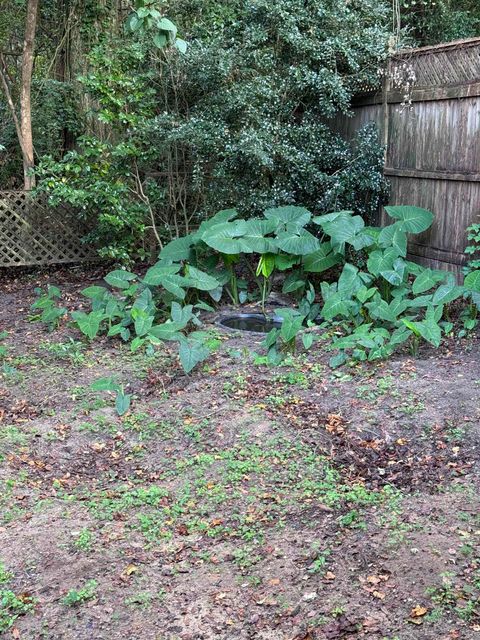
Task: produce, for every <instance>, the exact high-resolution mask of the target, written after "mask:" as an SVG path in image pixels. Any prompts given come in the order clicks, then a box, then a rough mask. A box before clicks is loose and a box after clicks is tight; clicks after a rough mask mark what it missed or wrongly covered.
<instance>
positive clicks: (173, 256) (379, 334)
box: [32, 206, 480, 401]
mask: <svg viewBox="0 0 480 640" xmlns="http://www.w3.org/2000/svg"><path fill="white" fill-rule="evenodd" d="M386 211H387V213H388V214H389V216H390V217H391V218H392V220H393V222H392V224H390V225H388V226H386V227H383V228H380V227H372V226H366V225H365V222H364V220H363V218H362V217H361V216H357V215H354V214H353V213H352V212H351V211H338V212H334V213H329V214H325V215H321V216H313V215H312V213H311V212H310V211H308V210H307V209H305V208H303V207H297V206H285V207H276V208H271V209H267V210H266V211H265V212H264V214H263V217H261V218H251V219H243V218H240V217H239V214H238V212H237V211H236V210H235V209H228V210H223V211H220V212H218V213H217V214H216V215H215V216H213V217H212V218H210V219H209V220H207V221H205V222H203V223H202V224H201V225H200V227H199V229H198V230H197V231H195V232H193V233H190V234H188V235H186V236H184V237H182V238H178V239H175V240H173V241H172V242H170V243H169V244H168V245H166V246H165V247H164V249H163V250H162V251H161V252H160V254H159V257H158V261H157V262H156V263H155V264H154V265H153V266H152V267H150V269H148V271H147V272H146V273H145V274H144V275H143V276H140V275H138V274H136V273H134V272H132V271H127V270H123V269H115V270H114V271H111V272H110V273H108V274H107V275H106V276H105V283H106V285H107V286H98V285H95V286H91V287H87V288H86V289H84V290H83V291H82V294H83V295H84V296H85V297H86V298H87V299H88V301H89V303H90V310H89V311H88V312H86V311H74V312H72V313H71V314H70V317H71V320H72V322H73V324H74V325H75V326H76V327H77V328H78V329H79V330H80V331H81V332H82V333H83V334H84V336H85V337H86V338H87V339H88V340H93V339H95V338H96V337H97V336H98V335H100V334H105V335H107V336H108V337H114V336H119V337H120V338H121V339H122V340H124V341H131V348H132V350H133V351H135V350H137V349H139V348H146V349H150V350H151V349H152V348H153V345H158V344H161V343H162V342H164V341H174V342H176V343H177V344H178V348H179V357H180V362H181V364H182V367H183V369H184V370H185V371H186V372H187V373H188V372H190V371H191V370H192V369H193V368H194V367H195V366H196V365H197V364H198V363H199V362H202V361H203V360H204V359H205V358H207V357H208V355H209V354H210V350H209V348H208V346H207V344H206V342H207V335H206V333H205V332H203V331H201V329H200V327H201V324H202V323H201V320H200V317H199V316H200V312H201V311H213V310H214V308H215V305H216V304H218V303H220V302H221V301H222V300H223V299H225V298H228V299H230V300H231V301H232V302H233V303H235V304H240V303H242V302H245V301H246V300H255V299H256V300H259V301H260V304H261V306H262V309H263V310H264V312H265V301H266V299H267V298H268V295H269V292H270V291H271V289H272V286H273V283H274V281H275V280H274V278H275V276H276V274H280V275H281V281H282V285H281V286H282V292H283V293H284V294H288V295H290V296H291V297H292V299H293V303H294V304H293V305H292V307H291V308H288V309H282V310H279V312H278V313H279V315H281V316H282V318H283V323H282V326H281V328H280V329H273V330H272V331H271V332H270V333H269V334H268V335H267V337H266V339H265V343H264V345H265V347H266V348H267V350H268V356H267V361H268V362H270V363H273V364H275V363H278V362H279V361H280V360H281V359H282V355H283V353H285V352H287V351H292V350H294V349H295V344H296V338H297V335H298V334H300V333H302V341H303V345H304V347H305V348H309V347H310V346H311V345H312V344H313V342H314V339H315V337H316V336H318V335H319V332H318V331H308V332H307V333H305V332H304V329H305V327H310V328H311V327H314V326H317V325H318V324H319V322H320V324H319V326H320V330H323V331H324V332H325V331H327V332H328V333H329V335H331V336H332V338H331V344H330V348H332V349H336V350H338V353H337V354H336V355H334V356H333V358H332V359H331V366H333V367H336V366H339V365H341V364H343V363H345V362H346V361H347V360H349V359H352V358H353V359H354V360H357V361H362V360H375V359H379V358H386V357H388V356H390V355H391V354H392V353H393V351H394V350H395V349H396V348H397V347H398V346H399V345H401V344H404V343H406V342H408V343H409V345H410V348H411V350H412V352H413V353H414V354H415V353H416V352H417V351H418V346H419V343H420V341H421V340H425V341H426V342H429V343H430V344H432V345H433V346H435V347H438V346H439V344H440V342H441V339H442V335H445V334H449V333H450V332H451V331H452V330H453V323H452V322H451V321H450V320H449V319H448V315H447V311H448V305H450V304H451V303H452V302H453V301H455V300H457V299H458V298H465V300H466V302H467V306H466V310H465V311H464V313H463V316H462V318H463V322H464V330H471V329H472V328H474V327H475V326H476V323H477V320H476V313H477V308H478V307H479V305H480V271H478V270H475V271H472V272H471V273H469V274H468V275H467V277H466V278H465V283H464V285H463V286H459V285H458V284H457V283H456V280H455V277H454V275H453V274H451V273H447V272H444V271H436V270H432V269H428V268H425V267H422V266H420V265H418V264H416V263H413V262H411V261H409V260H407V257H406V256H407V234H417V233H421V232H423V231H425V230H427V229H428V228H429V227H430V225H431V224H432V221H433V214H432V213H430V212H429V211H426V210H425V209H420V208H418V207H411V206H392V207H386ZM245 273H248V274H250V277H249V278H246V277H245V276H244V274H245ZM322 274H323V275H322ZM322 278H325V279H322ZM255 289H256V293H255ZM59 297H60V292H59V290H58V289H57V288H56V287H51V286H50V287H48V289H47V292H46V293H44V294H43V293H42V294H41V295H40V297H39V299H38V300H37V301H36V302H35V303H34V304H33V305H32V309H33V311H35V312H37V315H36V316H34V318H37V319H40V320H42V321H43V322H45V323H46V324H47V325H48V326H49V327H54V326H55V325H56V324H57V323H58V321H59V319H60V318H61V317H62V316H64V315H65V313H66V310H65V309H64V308H63V307H61V306H58V305H57V300H58V299H59ZM110 390H111V389H110ZM115 391H118V389H116V388H115ZM120 395H121V394H120ZM127 401H128V400H127Z"/></svg>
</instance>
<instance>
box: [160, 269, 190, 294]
mask: <svg viewBox="0 0 480 640" xmlns="http://www.w3.org/2000/svg"><path fill="white" fill-rule="evenodd" d="M162 286H163V288H164V289H166V290H167V291H168V292H169V293H171V294H172V295H173V296H175V297H176V298H178V299H179V300H183V299H184V298H185V295H186V291H185V289H188V287H189V281H188V280H187V278H184V277H183V276H179V275H176V274H172V275H171V276H164V277H163V279H162Z"/></svg>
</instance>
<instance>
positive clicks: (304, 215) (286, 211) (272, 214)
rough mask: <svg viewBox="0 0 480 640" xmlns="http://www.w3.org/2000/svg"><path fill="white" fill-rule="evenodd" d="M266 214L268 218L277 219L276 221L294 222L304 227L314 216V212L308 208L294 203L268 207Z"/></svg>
mask: <svg viewBox="0 0 480 640" xmlns="http://www.w3.org/2000/svg"><path fill="white" fill-rule="evenodd" d="M264 216H265V218H267V219H268V220H275V221H276V222H283V223H284V224H291V223H293V224H294V225H296V226H297V227H304V226H305V225H306V224H308V223H309V222H310V220H311V218H312V214H311V213H310V211H309V210H308V209H305V207H296V206H293V205H289V206H286V207H275V208H272V209H267V210H266V211H265V212H264Z"/></svg>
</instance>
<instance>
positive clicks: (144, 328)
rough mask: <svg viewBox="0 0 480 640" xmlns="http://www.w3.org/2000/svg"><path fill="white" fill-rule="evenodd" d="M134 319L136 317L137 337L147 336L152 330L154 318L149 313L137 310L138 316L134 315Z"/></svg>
mask: <svg viewBox="0 0 480 640" xmlns="http://www.w3.org/2000/svg"><path fill="white" fill-rule="evenodd" d="M134 315H135V317H134ZM132 317H134V322H135V333H136V334H137V336H140V337H142V336H145V335H147V333H148V332H149V331H150V329H151V328H152V325H153V321H154V316H152V315H150V314H149V313H148V312H147V311H142V310H137V313H136V314H133V313H132Z"/></svg>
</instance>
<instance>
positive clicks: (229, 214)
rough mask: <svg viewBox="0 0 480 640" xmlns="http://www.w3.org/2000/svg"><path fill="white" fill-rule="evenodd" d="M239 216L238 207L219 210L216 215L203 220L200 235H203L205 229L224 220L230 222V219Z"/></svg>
mask: <svg viewBox="0 0 480 640" xmlns="http://www.w3.org/2000/svg"><path fill="white" fill-rule="evenodd" d="M237 216H238V211H237V210H236V209H222V210H221V211H217V213H216V214H215V215H214V216H212V217H211V218H208V219H207V220H204V221H203V222H202V224H201V225H200V226H199V228H198V236H199V237H201V236H202V235H203V233H204V232H205V231H208V230H209V229H211V228H212V227H215V226H216V225H217V224H220V223H222V222H230V220H233V219H234V218H236V217H237Z"/></svg>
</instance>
